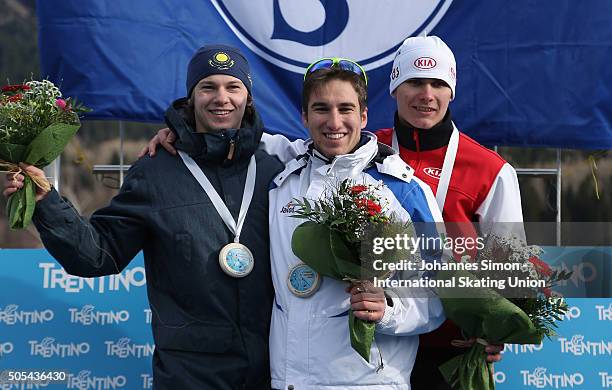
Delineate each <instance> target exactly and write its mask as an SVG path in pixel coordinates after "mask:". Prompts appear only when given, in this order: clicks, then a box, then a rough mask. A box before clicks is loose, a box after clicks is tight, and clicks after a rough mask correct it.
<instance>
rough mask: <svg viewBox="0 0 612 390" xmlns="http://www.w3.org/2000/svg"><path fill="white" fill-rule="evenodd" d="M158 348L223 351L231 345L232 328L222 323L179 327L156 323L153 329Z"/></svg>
mask: <svg viewBox="0 0 612 390" xmlns="http://www.w3.org/2000/svg"><path fill="white" fill-rule="evenodd" d="M153 331H154V335H155V346H156V347H157V348H159V349H165V350H175V351H187V352H209V353H224V352H226V351H227V350H228V349H229V348H230V347H231V345H232V341H233V331H232V328H230V327H227V326H222V325H211V324H190V325H186V326H183V327H180V328H176V327H165V326H163V325H159V324H158V325H157V326H155V327H154V329H153Z"/></svg>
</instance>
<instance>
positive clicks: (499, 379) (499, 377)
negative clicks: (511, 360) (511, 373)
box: [493, 370, 506, 383]
mask: <svg viewBox="0 0 612 390" xmlns="http://www.w3.org/2000/svg"><path fill="white" fill-rule="evenodd" d="M493 381H494V382H495V383H504V382H506V374H505V373H504V372H503V371H498V370H495V372H494V373H493Z"/></svg>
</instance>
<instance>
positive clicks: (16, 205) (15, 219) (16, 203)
mask: <svg viewBox="0 0 612 390" xmlns="http://www.w3.org/2000/svg"><path fill="white" fill-rule="evenodd" d="M35 207H36V184H34V182H33V181H32V179H30V177H28V176H26V177H25V180H24V182H23V188H21V189H20V190H19V191H17V192H15V193H14V194H13V195H11V197H10V198H9V200H8V203H7V205H6V208H7V213H8V216H9V226H10V228H11V229H24V228H26V227H27V226H28V225H29V224H30V223H31V222H32V215H34V208H35Z"/></svg>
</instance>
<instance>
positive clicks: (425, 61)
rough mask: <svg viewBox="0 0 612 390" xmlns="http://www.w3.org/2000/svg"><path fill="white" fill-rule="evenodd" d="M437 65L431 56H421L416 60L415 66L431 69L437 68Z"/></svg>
mask: <svg viewBox="0 0 612 390" xmlns="http://www.w3.org/2000/svg"><path fill="white" fill-rule="evenodd" d="M436 65H437V63H436V60H434V59H433V58H431V57H419V58H417V59H416V60H414V66H416V67H417V68H419V69H431V68H435V67H436Z"/></svg>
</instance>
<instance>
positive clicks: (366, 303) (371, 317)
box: [346, 281, 387, 322]
mask: <svg viewBox="0 0 612 390" xmlns="http://www.w3.org/2000/svg"><path fill="white" fill-rule="evenodd" d="M346 291H347V292H348V293H349V294H351V310H353V315H354V316H355V317H356V318H358V319H360V320H363V321H369V322H378V321H380V320H381V319H382V318H383V316H384V315H385V308H386V307H387V299H386V297H385V292H384V290H383V289H382V288H380V287H375V286H374V285H373V284H372V283H371V282H369V281H365V282H363V283H354V284H351V285H350V286H348V287H347V288H346Z"/></svg>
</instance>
